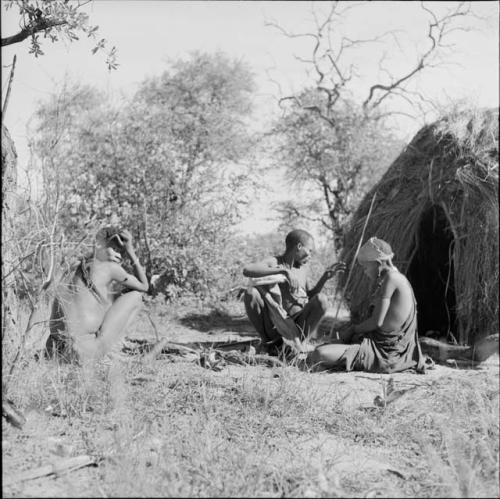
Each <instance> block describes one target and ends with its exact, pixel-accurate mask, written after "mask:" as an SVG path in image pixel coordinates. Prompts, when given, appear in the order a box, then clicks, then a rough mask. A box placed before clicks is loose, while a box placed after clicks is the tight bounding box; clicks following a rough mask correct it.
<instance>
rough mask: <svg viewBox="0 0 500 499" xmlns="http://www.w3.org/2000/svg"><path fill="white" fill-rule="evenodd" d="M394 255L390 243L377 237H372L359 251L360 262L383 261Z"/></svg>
mask: <svg viewBox="0 0 500 499" xmlns="http://www.w3.org/2000/svg"><path fill="white" fill-rule="evenodd" d="M393 256H394V253H393V252H392V248H391V246H390V244H389V243H386V242H385V241H383V240H382V239H378V238H376V237H370V239H368V241H366V243H365V244H363V246H361V249H360V250H359V253H358V262H381V261H383V260H390V259H391V258H392V257H393Z"/></svg>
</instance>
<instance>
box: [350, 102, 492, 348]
mask: <svg viewBox="0 0 500 499" xmlns="http://www.w3.org/2000/svg"><path fill="white" fill-rule="evenodd" d="M375 193H376V194H377V195H376V198H375V202H374V205H373V209H372V213H371V216H370V219H369V221H368V225H367V228H366V232H365V238H364V240H366V239H367V238H369V237H371V236H377V237H379V238H382V239H384V240H386V241H387V242H389V243H390V244H391V246H392V248H393V251H394V253H395V258H394V263H395V264H396V266H398V268H399V269H400V271H401V272H403V273H404V274H405V275H406V276H407V277H408V279H409V280H410V282H411V283H412V286H413V289H414V291H415V296H416V299H417V305H418V329H419V333H420V334H421V335H423V334H425V333H426V332H427V331H429V330H432V331H439V332H440V335H442V336H446V337H447V339H448V341H450V342H455V341H456V342H458V343H460V344H464V345H465V344H469V345H471V344H473V343H474V342H475V341H476V340H477V339H480V338H482V337H484V336H487V335H489V334H494V333H497V332H498V286H499V284H498V249H499V248H498V242H499V241H498V209H499V206H498V109H493V110H492V109H488V110H474V111H465V112H464V111H462V112H455V113H453V114H450V115H449V116H446V117H444V118H442V119H439V120H438V121H436V122H435V123H433V124H432V125H428V126H425V127H424V128H422V129H421V130H420V131H419V132H418V133H417V135H416V136H415V137H414V139H413V140H412V141H411V143H410V144H409V145H408V146H406V148H405V149H404V150H403V152H402V153H401V154H400V155H399V157H398V158H397V159H396V160H395V161H394V163H393V164H392V165H391V166H390V168H389V169H388V170H387V172H386V173H385V175H384V176H383V177H382V179H381V180H380V181H379V182H378V184H377V185H376V186H375V187H374V188H373V189H372V190H371V192H369V193H368V194H367V196H366V197H365V198H364V199H363V201H362V202H361V204H360V206H359V208H358V210H357V211H356V213H355V214H354V216H353V219H352V221H351V224H350V226H349V229H348V232H347V233H346V240H345V247H344V250H343V254H342V259H343V260H344V261H346V262H349V263H350V262H351V261H352V258H353V257H354V254H355V252H356V248H357V246H358V242H359V239H360V237H361V233H362V230H363V226H364V224H365V220H366V216H367V214H368V211H369V207H370V203H371V200H372V198H373V196H374V194H375ZM363 242H364V241H363ZM370 292H371V290H370V288H369V283H368V281H367V278H366V277H365V276H364V275H363V273H362V271H361V268H360V266H359V265H356V266H355V269H354V272H353V274H352V277H351V281H350V283H349V286H348V289H347V292H346V298H347V299H348V301H349V304H350V309H351V314H352V317H353V319H354V320H356V319H358V320H359V319H364V318H365V317H366V313H364V312H365V311H366V310H367V308H368V303H369V297H370Z"/></svg>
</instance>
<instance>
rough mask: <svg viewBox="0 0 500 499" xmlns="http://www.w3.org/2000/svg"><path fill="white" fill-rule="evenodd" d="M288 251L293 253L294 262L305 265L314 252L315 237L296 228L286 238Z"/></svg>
mask: <svg viewBox="0 0 500 499" xmlns="http://www.w3.org/2000/svg"><path fill="white" fill-rule="evenodd" d="M285 245H286V252H287V253H289V254H293V258H294V263H296V264H298V265H303V264H305V263H307V262H308V261H309V259H310V258H311V255H312V253H313V252H314V238H313V237H312V235H311V234H309V232H307V231H305V230H302V229H295V230H292V231H291V232H289V233H288V234H287V236H286V238H285Z"/></svg>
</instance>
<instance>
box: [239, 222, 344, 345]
mask: <svg viewBox="0 0 500 499" xmlns="http://www.w3.org/2000/svg"><path fill="white" fill-rule="evenodd" d="M285 246H286V247H285V252H284V254H283V255H280V256H273V257H269V258H267V259H265V260H263V261H261V262H257V263H251V264H248V265H246V266H245V267H244V269H243V275H244V276H246V277H250V278H257V279H258V278H263V277H268V276H281V277H283V276H284V277H285V278H286V279H284V280H283V281H284V282H278V283H277V284H278V286H279V289H280V291H281V305H282V307H283V309H284V311H285V312H286V314H288V317H290V318H292V319H293V322H294V323H295V324H296V326H297V327H298V330H299V331H300V336H301V337H300V338H298V339H297V341H296V343H295V345H296V347H297V349H300V347H301V346H302V344H301V340H305V339H306V338H308V337H309V338H315V336H316V332H317V329H318V326H319V323H320V322H321V319H322V318H323V317H324V315H325V312H326V311H327V309H328V301H327V299H326V297H325V296H324V295H322V294H320V292H321V290H322V289H323V286H324V285H325V283H326V281H327V280H328V279H330V278H331V277H333V275H334V274H335V273H336V272H337V271H340V270H343V269H344V264H337V265H334V266H333V267H331V268H329V269H327V270H326V271H325V273H324V274H323V275H322V276H321V278H320V279H319V281H318V283H317V284H316V286H314V287H312V288H311V287H310V286H309V282H308V279H307V262H308V261H309V259H310V258H311V254H312V252H313V251H314V239H313V237H312V236H311V234H309V233H308V232H306V231H304V230H300V229H297V230H293V231H291V232H290V233H289V234H288V235H287V236H286V239H285ZM277 281H278V280H277ZM259 288H260V286H257V287H251V288H249V289H248V290H247V291H246V293H245V296H244V303H245V309H246V312H247V315H248V318H249V319H250V322H251V323H252V324H253V326H254V327H255V329H256V330H257V332H258V333H259V335H260V338H261V342H262V344H263V345H264V346H265V347H267V350H268V353H270V354H276V353H278V351H279V348H280V347H281V345H282V344H283V338H282V336H281V335H280V333H279V332H278V331H277V329H276V327H275V324H274V323H273V320H272V316H271V314H270V310H269V304H268V303H266V301H265V300H264V298H263V293H262V292H261V291H259Z"/></svg>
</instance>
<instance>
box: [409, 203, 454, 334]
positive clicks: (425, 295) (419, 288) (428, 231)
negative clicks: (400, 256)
mask: <svg viewBox="0 0 500 499" xmlns="http://www.w3.org/2000/svg"><path fill="white" fill-rule="evenodd" d="M418 231H419V232H418V239H417V240H418V242H419V246H418V249H417V253H416V254H415V256H414V257H413V259H412V261H411V262H410V266H409V269H408V279H409V280H410V282H411V283H412V286H413V289H414V292H415V298H416V299H417V306H418V316H417V319H418V330H419V332H420V334H422V335H423V334H425V333H426V332H427V331H429V330H432V331H439V333H440V334H439V336H446V337H447V339H451V337H450V335H449V333H450V332H452V333H453V335H454V336H455V337H456V314H455V310H456V308H455V307H456V301H455V288H454V274H453V272H454V270H453V257H452V250H453V233H452V231H451V229H450V226H449V223H448V219H447V217H446V215H445V213H444V211H443V209H442V208H441V207H440V206H432V207H431V208H430V209H429V210H427V211H426V212H425V213H424V215H423V216H422V219H421V221H420V226H419V229H418Z"/></svg>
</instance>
